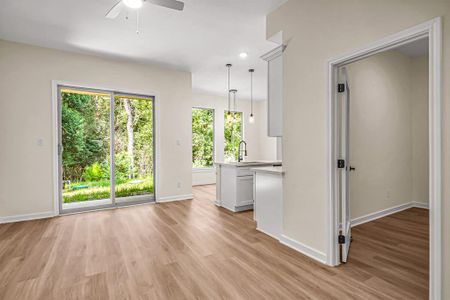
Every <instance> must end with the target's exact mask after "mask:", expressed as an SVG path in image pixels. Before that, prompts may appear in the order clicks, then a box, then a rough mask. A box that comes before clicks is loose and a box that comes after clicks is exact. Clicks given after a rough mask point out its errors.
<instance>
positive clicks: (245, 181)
mask: <svg viewBox="0 0 450 300" xmlns="http://www.w3.org/2000/svg"><path fill="white" fill-rule="evenodd" d="M236 184H237V191H236V206H237V207H244V206H248V205H253V174H252V175H250V176H238V177H236Z"/></svg>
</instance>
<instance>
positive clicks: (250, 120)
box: [248, 69, 255, 123]
mask: <svg viewBox="0 0 450 300" xmlns="http://www.w3.org/2000/svg"><path fill="white" fill-rule="evenodd" d="M248 71H249V72H250V117H249V118H248V122H249V123H255V117H254V116H253V73H254V72H255V69H250V70H248Z"/></svg>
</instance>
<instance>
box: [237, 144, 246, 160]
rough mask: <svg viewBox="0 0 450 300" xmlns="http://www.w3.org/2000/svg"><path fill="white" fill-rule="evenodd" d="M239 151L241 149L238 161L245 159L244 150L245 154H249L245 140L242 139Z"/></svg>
mask: <svg viewBox="0 0 450 300" xmlns="http://www.w3.org/2000/svg"><path fill="white" fill-rule="evenodd" d="M242 144H244V149H241V146H242ZM238 151H239V154H238V162H241V161H243V160H244V157H243V156H242V151H244V156H247V143H246V142H245V141H240V143H239V150H238Z"/></svg>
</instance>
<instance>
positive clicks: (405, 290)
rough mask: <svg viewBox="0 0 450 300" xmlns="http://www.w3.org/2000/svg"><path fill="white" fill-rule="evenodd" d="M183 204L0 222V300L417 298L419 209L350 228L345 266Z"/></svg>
mask: <svg viewBox="0 0 450 300" xmlns="http://www.w3.org/2000/svg"><path fill="white" fill-rule="evenodd" d="M214 193H215V187H214V186H202V187H197V188H195V189H194V195H195V199H194V200H192V201H181V202H172V203H166V204H158V205H142V206H134V207H129V208H121V209H116V210H106V211H99V212H91V213H83V214H77V215H69V216H63V217H58V218H53V219H46V220H37V221H28V222H20V223H11V224H3V225H0V299H426V298H427V295H428V212H427V211H426V210H422V209H415V208H414V209H409V210H406V211H403V212H401V213H398V214H395V215H391V216H389V217H386V218H383V219H379V220H376V221H374V222H370V223H366V224H363V225H360V226H358V227H355V228H354V229H353V244H352V246H351V250H350V261H349V263H347V264H345V265H342V266H340V267H337V268H332V267H326V266H323V265H321V264H319V263H316V262H315V261H313V260H312V259H309V258H307V257H305V256H303V255H302V254H299V253H297V252H296V251H294V250H292V249H289V248H288V247H286V246H283V245H281V244H279V243H278V242H277V241H275V240H274V239H272V238H270V237H268V236H266V235H264V234H262V233H260V232H258V231H256V230H255V223H254V222H253V220H252V213H251V212H243V213H237V214H233V213H229V212H228V211H226V210H224V209H221V208H218V207H216V206H215V205H214V204H213V199H214V198H215V195H214Z"/></svg>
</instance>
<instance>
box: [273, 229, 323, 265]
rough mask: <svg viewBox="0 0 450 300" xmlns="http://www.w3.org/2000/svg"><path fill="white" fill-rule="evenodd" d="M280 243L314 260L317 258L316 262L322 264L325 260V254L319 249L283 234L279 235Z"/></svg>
mask: <svg viewBox="0 0 450 300" xmlns="http://www.w3.org/2000/svg"><path fill="white" fill-rule="evenodd" d="M280 243H282V244H283V245H286V246H288V247H289V248H292V249H294V250H296V251H298V252H300V253H302V254H304V255H306V256H308V257H310V258H312V259H314V260H317V261H318V262H320V263H322V264H326V262H327V255H326V254H325V253H323V252H321V251H319V250H316V249H314V248H311V247H309V246H306V245H305V244H302V243H300V242H298V241H296V240H294V239H292V238H290V237H288V236H286V235H284V234H282V235H281V238H280Z"/></svg>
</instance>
